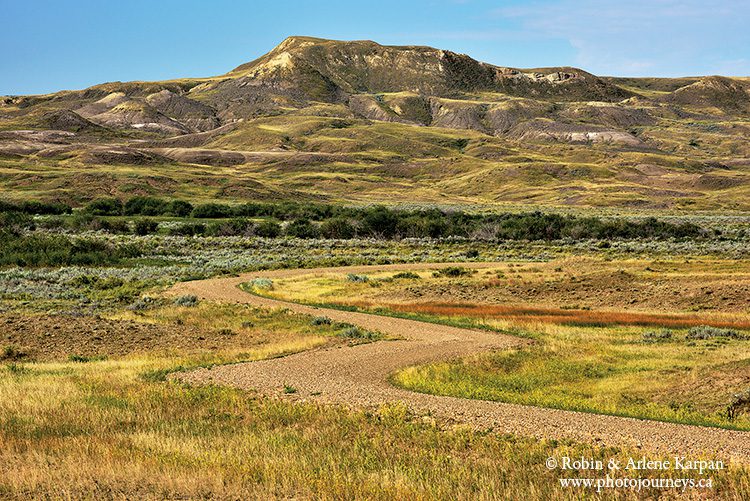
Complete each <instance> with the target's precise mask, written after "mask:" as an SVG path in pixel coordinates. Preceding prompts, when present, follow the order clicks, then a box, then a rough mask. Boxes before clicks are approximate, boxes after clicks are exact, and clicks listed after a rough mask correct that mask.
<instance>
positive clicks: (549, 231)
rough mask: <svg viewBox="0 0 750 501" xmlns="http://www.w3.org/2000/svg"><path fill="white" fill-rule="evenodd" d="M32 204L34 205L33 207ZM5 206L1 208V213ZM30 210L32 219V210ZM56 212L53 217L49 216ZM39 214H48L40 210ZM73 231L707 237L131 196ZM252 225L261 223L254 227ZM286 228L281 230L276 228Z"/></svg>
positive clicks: (692, 232)
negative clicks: (164, 224) (167, 221)
mask: <svg viewBox="0 0 750 501" xmlns="http://www.w3.org/2000/svg"><path fill="white" fill-rule="evenodd" d="M28 204H29V205H28V207H27V209H28V210H20V206H19V212H26V213H36V214H63V213H68V212H70V208H69V207H67V206H62V205H59V206H58V204H49V207H47V206H45V205H44V204H39V203H37V202H28ZM34 204H38V205H34ZM2 207H3V206H0V209H1V208H2ZM34 207H36V208H37V209H36V212H35V211H34V209H33V208H34ZM53 208H54V209H55V210H56V212H51V210H52V209H53ZM41 209H47V211H46V212H45V211H42V210H41ZM77 215H78V217H79V219H80V224H79V227H86V228H88V229H96V230H104V231H109V232H112V233H126V232H130V231H132V232H134V233H136V234H141V235H144V234H149V233H154V232H155V231H157V229H158V227H157V224H156V222H155V221H151V220H149V219H145V218H144V217H148V216H173V217H179V218H193V219H201V220H205V219H220V220H221V221H215V222H209V223H205V222H203V221H185V222H184V223H182V224H179V225H177V226H174V225H172V226H171V227H170V228H169V230H168V232H169V233H172V234H176V235H212V236H232V235H244V236H262V237H277V236H282V235H285V236H290V237H296V238H333V239H351V238H383V239H394V238H446V237H465V238H471V239H477V240H488V241H492V240H559V239H572V240H586V239H600V240H606V239H640V238H650V239H670V238H676V239H681V238H696V237H701V236H704V235H705V234H707V232H706V231H705V230H704V229H702V228H701V227H700V226H697V225H695V224H692V223H670V222H666V221H662V220H659V219H656V218H646V219H641V220H633V219H625V218H618V219H603V218H599V217H582V216H574V215H560V214H550V213H542V212H528V213H520V214H519V213H501V214H470V213H466V212H462V211H445V210H440V209H417V210H402V209H390V208H387V207H383V206H367V207H346V206H342V205H331V204H308V203H305V204H302V203H296V202H282V203H245V204H238V205H229V204H220V203H208V204H201V205H195V206H194V205H192V204H190V203H189V202H186V201H183V200H164V199H160V198H154V197H143V196H138V197H133V198H130V199H129V200H127V201H125V202H123V201H121V200H119V199H117V198H102V199H97V200H94V201H93V202H91V203H89V204H88V205H87V206H85V207H83V208H82V209H81V211H80V212H77ZM96 216H138V217H139V218H140V219H136V220H134V222H133V225H132V228H131V226H129V225H127V224H126V223H125V222H124V221H107V220H104V219H97V218H96ZM252 219H262V221H253V220H252ZM282 222H283V223H284V224H281V223H282Z"/></svg>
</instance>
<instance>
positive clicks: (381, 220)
mask: <svg viewBox="0 0 750 501" xmlns="http://www.w3.org/2000/svg"><path fill="white" fill-rule="evenodd" d="M362 222H363V224H364V227H365V229H366V231H368V232H369V233H370V234H371V235H373V236H375V237H381V238H390V237H392V236H393V235H395V233H396V226H397V225H398V217H397V216H396V214H395V213H394V212H393V211H391V210H388V209H386V208H385V207H376V208H374V209H370V210H369V211H368V212H366V213H365V215H364V217H363V218H362Z"/></svg>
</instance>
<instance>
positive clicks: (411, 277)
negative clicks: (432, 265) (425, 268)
mask: <svg viewBox="0 0 750 501" xmlns="http://www.w3.org/2000/svg"><path fill="white" fill-rule="evenodd" d="M393 278H396V279H399V278H402V279H405V280H418V279H419V278H420V277H419V275H417V274H416V273H412V272H411V271H402V272H400V273H396V274H395V275H393Z"/></svg>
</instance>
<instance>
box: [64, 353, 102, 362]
mask: <svg viewBox="0 0 750 501" xmlns="http://www.w3.org/2000/svg"><path fill="white" fill-rule="evenodd" d="M106 359H107V357H105V356H104V355H96V356H87V355H78V354H75V353H74V354H72V355H68V362H77V363H81V364H85V363H87V362H99V361H101V360H106Z"/></svg>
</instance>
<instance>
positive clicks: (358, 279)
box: [346, 273, 370, 283]
mask: <svg viewBox="0 0 750 501" xmlns="http://www.w3.org/2000/svg"><path fill="white" fill-rule="evenodd" d="M346 279H347V280H349V281H350V282H355V283H363V282H369V281H370V277H368V276H367V275H358V274H356V273H349V274H348V275H347V276H346Z"/></svg>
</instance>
